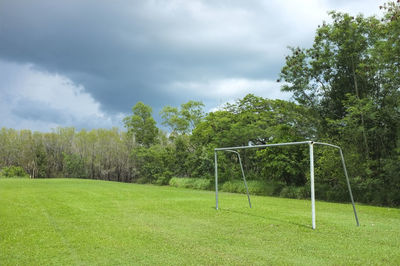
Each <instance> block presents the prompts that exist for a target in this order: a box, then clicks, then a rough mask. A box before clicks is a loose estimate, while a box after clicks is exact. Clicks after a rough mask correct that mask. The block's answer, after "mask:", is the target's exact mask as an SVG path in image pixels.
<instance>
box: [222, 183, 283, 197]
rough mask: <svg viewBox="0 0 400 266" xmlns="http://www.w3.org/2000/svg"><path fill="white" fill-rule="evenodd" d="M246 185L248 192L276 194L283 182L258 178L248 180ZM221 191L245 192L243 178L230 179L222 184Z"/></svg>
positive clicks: (267, 194)
mask: <svg viewBox="0 0 400 266" xmlns="http://www.w3.org/2000/svg"><path fill="white" fill-rule="evenodd" d="M247 187H248V189H249V193H250V194H254V195H263V196H278V195H279V193H280V191H281V189H282V188H283V187H284V184H282V183H278V182H265V181H259V180H248V181H247ZM221 190H222V191H225V192H233V193H246V187H245V185H244V182H243V180H231V181H227V182H225V183H223V184H222V187H221Z"/></svg>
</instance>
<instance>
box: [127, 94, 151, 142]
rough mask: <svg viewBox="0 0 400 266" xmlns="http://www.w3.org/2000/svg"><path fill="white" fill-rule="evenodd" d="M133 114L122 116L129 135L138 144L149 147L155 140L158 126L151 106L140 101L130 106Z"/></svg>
mask: <svg viewBox="0 0 400 266" xmlns="http://www.w3.org/2000/svg"><path fill="white" fill-rule="evenodd" d="M132 112H133V115H131V116H127V117H125V118H124V121H123V122H124V124H125V127H126V128H127V130H128V133H129V134H130V135H133V136H134V137H135V140H136V142H137V143H139V144H140V145H143V146H145V147H149V146H150V145H151V144H154V143H155V142H156V140H157V135H158V128H157V127H156V121H155V120H154V119H153V117H152V116H151V115H152V112H153V110H152V108H151V107H150V106H148V105H145V104H144V103H142V102H138V103H137V104H136V105H135V106H134V107H133V108H132Z"/></svg>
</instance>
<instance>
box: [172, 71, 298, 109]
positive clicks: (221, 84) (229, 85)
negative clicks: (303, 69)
mask: <svg viewBox="0 0 400 266" xmlns="http://www.w3.org/2000/svg"><path fill="white" fill-rule="evenodd" d="M168 89H169V91H170V92H171V93H173V94H181V95H193V96H194V98H195V99H197V98H199V99H206V100H207V102H213V103H217V104H218V105H220V104H224V103H226V102H232V101H234V100H237V99H239V98H242V97H244V96H245V95H247V94H249V93H252V94H254V95H257V96H261V97H264V98H269V99H285V100H289V98H290V97H291V93H285V92H281V91H280V83H277V82H276V81H271V80H252V79H246V78H229V79H219V80H210V81H204V82H196V81H193V82H174V83H172V84H170V85H169V87H168ZM210 109H211V110H214V109H213V107H211V108H210Z"/></svg>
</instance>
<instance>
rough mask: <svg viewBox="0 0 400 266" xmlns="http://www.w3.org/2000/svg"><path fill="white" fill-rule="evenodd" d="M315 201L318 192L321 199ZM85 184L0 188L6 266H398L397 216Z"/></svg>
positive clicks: (0, 238)
mask: <svg viewBox="0 0 400 266" xmlns="http://www.w3.org/2000/svg"><path fill="white" fill-rule="evenodd" d="M317 197H318V191H317ZM252 203H253V209H249V208H248V206H247V199H246V196H245V195H240V194H229V193H221V194H220V210H218V211H216V210H215V209H214V204H215V202H214V193H213V192H209V191H195V190H188V189H178V188H172V187H158V186H151V185H136V184H124V183H115V182H105V181H94V180H78V179H42V180H29V179H19V180H18V179H2V180H0V265H16V264H18V265H48V264H52V265H77V264H78V265H94V264H95V265H124V264H152V265H154V264H158V265H177V264H178V265H188V264H192V265H198V264H206V265H210V264H214V265H217V264H218V265H219V264H234V265H238V264H241V265H245V264H246V265H255V264H263V265H265V264H274V265H275V264H276V265H281V264H286V265H288V264H289V265H293V264H301V265H303V264H313V265H326V264H335V265H338V264H340V265H349V264H357V265H365V264H392V265H399V264H400V210H399V209H392V208H379V207H371V206H362V205H361V206H360V205H357V210H358V214H359V219H360V224H361V226H360V227H357V226H356V224H355V220H354V216H353V212H352V207H351V205H350V204H334V203H326V202H317V204H316V213H317V229H316V230H312V229H311V215H310V212H311V210H310V209H311V207H310V202H309V201H307V200H293V199H282V198H272V197H256V196H253V197H252Z"/></svg>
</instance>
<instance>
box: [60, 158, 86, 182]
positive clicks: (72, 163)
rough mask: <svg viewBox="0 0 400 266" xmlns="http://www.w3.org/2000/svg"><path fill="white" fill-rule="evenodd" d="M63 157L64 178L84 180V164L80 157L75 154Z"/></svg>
mask: <svg viewBox="0 0 400 266" xmlns="http://www.w3.org/2000/svg"><path fill="white" fill-rule="evenodd" d="M63 155H64V176H65V177H74V178H86V177H87V174H86V171H85V163H84V160H83V158H82V157H80V156H79V155H77V154H66V153H63Z"/></svg>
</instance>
